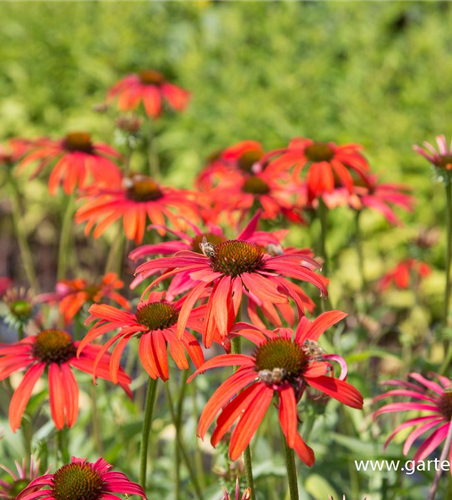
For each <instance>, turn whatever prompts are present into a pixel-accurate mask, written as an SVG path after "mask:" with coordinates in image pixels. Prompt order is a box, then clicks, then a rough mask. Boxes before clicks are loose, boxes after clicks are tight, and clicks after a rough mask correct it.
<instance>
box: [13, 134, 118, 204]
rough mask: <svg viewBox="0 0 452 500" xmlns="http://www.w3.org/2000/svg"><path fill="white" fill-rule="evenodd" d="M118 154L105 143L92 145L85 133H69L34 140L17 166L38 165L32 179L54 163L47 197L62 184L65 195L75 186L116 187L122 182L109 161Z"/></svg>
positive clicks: (19, 167)
mask: <svg viewBox="0 0 452 500" xmlns="http://www.w3.org/2000/svg"><path fill="white" fill-rule="evenodd" d="M120 157H121V155H120V154H119V153H118V152H117V151H115V150H114V149H113V148H112V147H110V146H108V145H107V144H103V143H100V142H96V143H94V142H92V140H91V135H90V134H88V133H87V132H70V133H69V134H67V135H66V137H64V138H63V139H60V140H51V139H47V138H43V139H38V140H36V141H33V143H32V146H30V148H29V152H28V154H27V155H26V156H25V158H24V159H23V160H22V161H21V162H20V163H19V165H18V169H20V170H22V169H24V168H25V167H26V166H27V165H30V164H32V163H38V167H37V168H36V169H35V171H34V172H33V174H32V178H34V177H36V176H37V175H39V174H40V173H41V172H42V171H43V170H44V169H45V168H46V167H48V166H49V165H51V164H52V163H55V165H54V167H53V170H52V173H51V174H50V178H49V191H50V194H52V195H53V194H55V193H56V191H57V189H58V186H59V185H60V184H62V186H63V189H64V192H65V193H66V194H69V193H72V191H74V189H76V188H77V187H80V188H85V187H87V186H89V185H90V184H96V185H101V186H102V185H103V186H116V185H118V184H120V183H121V172H120V170H119V168H118V167H117V166H116V165H115V164H114V163H113V161H112V159H118V158H120Z"/></svg>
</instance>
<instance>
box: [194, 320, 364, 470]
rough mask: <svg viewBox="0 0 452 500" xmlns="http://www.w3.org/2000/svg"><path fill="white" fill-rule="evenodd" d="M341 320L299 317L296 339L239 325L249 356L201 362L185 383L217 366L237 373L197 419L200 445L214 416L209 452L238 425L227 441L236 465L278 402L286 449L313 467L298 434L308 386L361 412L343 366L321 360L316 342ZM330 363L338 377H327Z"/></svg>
mask: <svg viewBox="0 0 452 500" xmlns="http://www.w3.org/2000/svg"><path fill="white" fill-rule="evenodd" d="M345 316H346V314H345V313H343V312H341V311H330V312H327V313H324V314H322V315H320V316H319V317H318V318H317V319H316V320H314V321H310V320H308V319H307V318H306V317H303V318H302V319H301V321H300V323H299V325H298V327H297V329H296V331H295V333H294V332H293V331H292V330H290V329H287V328H279V329H277V330H274V331H269V330H259V329H258V328H256V327H254V326H252V325H248V324H246V323H238V324H237V325H236V326H235V327H234V332H235V333H236V334H237V335H239V336H241V337H244V338H247V339H248V340H250V341H251V342H253V343H254V344H256V349H255V351H254V353H253V354H252V355H251V356H249V355H245V354H225V355H220V356H216V357H214V358H212V359H210V360H208V361H206V362H205V363H204V364H203V365H202V366H200V367H199V368H198V370H197V371H196V372H195V373H194V374H193V376H192V377H190V379H189V381H190V380H192V379H193V377H195V376H196V375H198V374H199V373H203V372H205V371H206V370H210V369H211V368H217V367H221V366H238V367H239V369H238V370H237V371H236V372H235V373H234V375H232V376H231V377H229V378H228V379H227V380H226V381H225V382H223V384H222V385H221V386H220V387H219V388H218V389H217V390H216V391H215V393H214V394H213V396H212V397H211V398H210V400H209V401H208V403H207V404H206V406H205V407H204V410H203V412H202V414H201V417H200V420H199V425H198V430H197V434H198V436H199V437H201V438H202V439H203V438H204V436H205V435H206V432H207V430H208V428H209V426H210V425H211V424H212V422H213V420H214V419H215V416H216V415H217V414H218V413H219V412H220V410H221V413H220V415H219V416H218V418H217V422H216V427H215V430H214V432H213V434H212V438H211V443H212V446H214V447H215V446H216V445H217V443H218V442H219V441H220V439H221V438H222V437H223V436H224V435H225V434H226V432H228V430H229V429H231V427H232V426H233V424H234V422H236V421H237V420H238V423H237V425H236V426H235V428H234V431H233V432H232V435H231V440H230V445H229V456H230V458H231V460H237V459H238V458H239V456H240V455H241V454H242V452H243V450H244V449H245V448H246V447H247V446H248V444H249V442H250V441H251V438H252V437H253V435H254V433H255V432H256V431H257V429H258V427H259V425H260V423H261V421H262V419H263V418H264V415H265V413H266V412H267V409H268V407H269V406H270V404H271V402H272V401H273V399H274V397H275V396H277V405H278V410H279V421H280V425H281V428H282V431H283V433H284V435H285V437H286V440H287V443H288V445H289V446H290V447H291V448H293V449H294V450H295V451H296V453H297V454H298V456H299V457H300V458H301V460H303V462H305V463H306V464H307V465H308V466H311V465H312V464H313V463H314V452H313V451H312V449H311V448H310V447H309V446H307V445H306V443H305V442H304V441H303V439H302V438H301V436H300V434H299V433H298V429H297V427H298V414H297V403H298V401H299V400H300V398H301V397H302V395H303V392H304V391H305V389H306V388H307V387H308V386H309V387H312V388H314V389H317V390H319V391H321V392H322V393H324V394H326V395H327V396H331V397H332V398H335V399H337V400H338V401H340V402H341V403H343V404H346V405H348V406H351V407H352V408H357V409H361V408H362V406H363V398H362V396H361V394H360V393H359V391H358V390H357V389H355V388H354V387H353V386H352V385H350V384H348V383H347V382H345V380H344V379H345V377H346V374H347V366H346V364H345V361H344V360H343V359H342V358H340V357H339V356H337V355H334V354H324V353H323V351H322V349H321V348H320V347H319V346H318V344H317V340H318V339H319V337H320V336H321V334H322V333H323V332H324V331H325V330H326V329H328V328H329V327H331V326H332V325H334V324H336V323H337V322H338V321H340V320H341V319H343V318H344V317H345ZM331 361H336V362H339V364H340V365H341V368H342V373H341V375H340V377H339V378H335V377H334V376H329V372H331V373H330V374H331V375H332V365H331V363H330V362H331Z"/></svg>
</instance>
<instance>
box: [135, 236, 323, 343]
mask: <svg viewBox="0 0 452 500" xmlns="http://www.w3.org/2000/svg"><path fill="white" fill-rule="evenodd" d="M238 238H239V239H236V240H227V241H224V242H222V243H219V244H217V245H214V244H210V243H207V244H206V245H205V246H204V248H203V254H199V253H196V252H192V251H188V250H183V251H181V252H178V253H176V254H175V255H174V256H172V257H162V258H159V259H154V260H151V261H149V262H145V263H144V264H141V265H140V266H139V267H138V268H137V270H136V274H138V275H139V276H140V278H141V279H146V278H148V277H149V276H151V275H152V274H154V273H155V272H156V271H163V273H162V274H161V275H160V276H159V277H158V278H156V279H155V280H154V281H153V282H152V283H151V284H150V285H149V286H148V287H147V289H146V291H145V292H144V294H143V295H145V294H146V293H147V292H148V291H149V290H150V289H151V288H152V287H154V286H155V285H157V284H158V283H160V282H161V281H163V280H164V279H166V278H169V277H172V276H176V275H178V274H181V273H183V274H185V275H187V274H188V275H189V277H190V279H192V280H193V281H194V282H196V285H195V286H194V287H193V288H192V289H191V290H190V291H189V292H188V294H187V295H186V300H185V301H184V304H183V305H182V308H181V312H180V315H179V321H178V323H177V333H178V336H179V337H181V336H182V334H183V332H184V329H185V325H186V322H187V319H188V317H189V314H190V311H191V309H192V308H193V306H194V305H195V304H196V302H197V301H198V300H199V299H200V298H201V296H203V295H205V294H206V293H208V294H209V297H208V301H207V308H206V314H205V321H204V326H203V332H202V333H203V342H204V345H205V346H206V347H210V346H211V345H212V342H213V340H214V338H216V337H217V336H220V337H221V338H225V337H226V336H227V334H228V333H229V331H230V329H231V327H232V324H233V323H234V320H235V318H236V316H237V313H238V311H239V309H240V306H241V302H242V296H243V294H245V295H247V296H250V297H252V299H253V301H255V302H257V303H258V304H288V301H289V298H292V299H293V300H294V302H295V304H296V305H297V308H298V313H299V315H302V314H303V308H304V305H303V302H302V301H301V300H300V297H299V295H298V293H297V292H296V291H295V290H294V288H293V287H292V286H291V285H289V284H288V283H289V282H288V281H287V280H286V279H285V278H295V279H297V280H301V281H306V282H308V283H312V284H313V285H315V286H316V287H317V288H318V289H319V290H320V292H321V294H322V295H324V296H327V295H328V292H327V289H326V281H325V280H324V278H323V277H322V276H319V275H317V274H316V273H315V272H314V271H313V269H319V268H320V267H321V266H320V264H318V262H317V261H316V260H314V259H313V258H312V257H310V256H308V255H306V253H305V252H303V251H300V252H299V251H294V252H293V253H290V254H284V253H283V254H282V255H277V256H272V255H269V254H268V253H266V252H265V251H263V250H262V248H261V247H259V246H258V245H256V244H255V243H250V242H248V241H246V234H244V232H242V234H241V235H239V237H238Z"/></svg>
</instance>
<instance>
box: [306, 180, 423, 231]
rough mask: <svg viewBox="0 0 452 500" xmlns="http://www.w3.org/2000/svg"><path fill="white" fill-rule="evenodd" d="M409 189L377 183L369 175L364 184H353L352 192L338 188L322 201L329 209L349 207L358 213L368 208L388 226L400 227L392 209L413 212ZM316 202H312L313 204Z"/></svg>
mask: <svg viewBox="0 0 452 500" xmlns="http://www.w3.org/2000/svg"><path fill="white" fill-rule="evenodd" d="M410 191H411V188H410V187H409V186H406V185H404V184H387V183H384V184H383V183H379V182H378V179H377V177H376V176H374V175H371V176H369V177H368V178H367V181H366V183H363V182H360V181H359V180H358V181H357V182H356V183H355V185H354V187H353V190H352V192H351V193H350V192H349V191H348V189H347V188H345V187H342V186H338V187H336V188H335V189H334V190H333V191H332V192H325V193H324V194H323V195H322V200H323V201H324V203H325V205H326V206H327V207H328V208H330V209H333V208H336V207H338V206H347V205H348V206H349V207H350V208H351V209H353V210H355V211H357V212H359V211H362V210H363V209H364V208H369V209H370V210H374V211H376V212H379V213H380V214H382V215H383V216H384V217H385V219H386V220H387V221H388V222H389V224H391V225H393V226H400V225H402V222H401V221H400V219H399V218H398V217H397V214H396V213H395V211H394V209H393V207H398V208H401V209H403V210H406V211H407V212H411V211H412V210H413V205H414V198H413V197H412V196H410V194H409V193H410ZM316 202H317V199H316V200H313V204H315V203H316Z"/></svg>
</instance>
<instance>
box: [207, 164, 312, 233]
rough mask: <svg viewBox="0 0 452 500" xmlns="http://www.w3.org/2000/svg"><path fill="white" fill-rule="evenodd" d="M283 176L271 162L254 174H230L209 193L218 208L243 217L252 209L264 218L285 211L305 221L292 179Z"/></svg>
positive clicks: (282, 213) (286, 215)
mask: <svg viewBox="0 0 452 500" xmlns="http://www.w3.org/2000/svg"><path fill="white" fill-rule="evenodd" d="M281 177H282V176H281V172H280V170H279V169H278V168H273V167H271V166H269V167H267V168H266V169H265V170H264V171H262V172H259V173H256V174H252V175H250V174H246V175H243V174H240V173H234V174H229V175H228V176H227V177H225V178H224V179H223V180H222V181H221V182H220V183H219V184H218V186H217V187H216V188H214V189H212V190H211V191H210V193H209V197H210V200H211V203H212V206H213V210H214V212H216V213H218V214H221V213H226V214H230V213H234V212H238V213H239V214H240V220H243V219H244V218H245V216H246V215H247V214H249V213H250V212H251V213H253V212H255V211H256V210H260V211H261V217H262V218H263V219H270V220H273V219H276V217H277V216H278V215H282V216H284V217H286V218H287V219H289V220H290V221H292V222H296V223H301V222H304V219H303V217H302V215H301V207H300V206H297V205H296V203H295V199H294V196H293V190H292V189H290V186H289V184H290V183H288V179H286V180H285V182H281V181H282V180H283V179H281Z"/></svg>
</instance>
